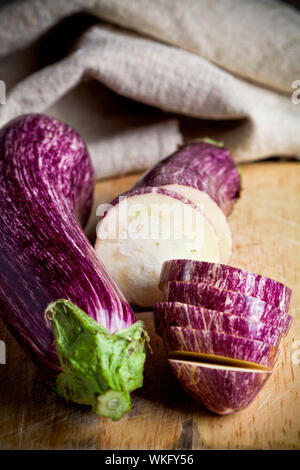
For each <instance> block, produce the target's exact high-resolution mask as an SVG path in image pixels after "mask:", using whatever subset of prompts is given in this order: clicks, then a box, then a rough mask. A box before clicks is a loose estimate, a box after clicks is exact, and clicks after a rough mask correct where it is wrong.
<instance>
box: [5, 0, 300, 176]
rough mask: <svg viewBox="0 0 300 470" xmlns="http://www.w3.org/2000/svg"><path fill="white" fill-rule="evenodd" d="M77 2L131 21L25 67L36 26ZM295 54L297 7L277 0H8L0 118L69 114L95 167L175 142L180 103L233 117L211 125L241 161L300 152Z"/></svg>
mask: <svg viewBox="0 0 300 470" xmlns="http://www.w3.org/2000/svg"><path fill="white" fill-rule="evenodd" d="M81 11H85V12H88V13H91V14H93V15H95V16H97V17H99V18H102V19H104V20H106V21H109V22H111V23H114V24H115V25H120V26H121V27H126V28H127V29H131V30H132V31H135V32H129V31H127V30H126V31H125V30H123V29H121V28H120V27H116V26H114V27H112V26H109V25H107V24H103V23H101V24H98V25H95V26H92V27H90V28H89V29H88V30H87V31H86V32H84V33H83V34H81V35H80V37H79V39H78V40H77V41H76V43H75V44H74V46H73V49H72V51H71V52H70V53H69V54H67V55H66V56H64V57H63V58H62V59H60V60H58V61H56V62H54V63H53V64H51V65H48V66H46V67H43V68H41V69H39V70H36V71H35V72H33V73H30V72H31V70H30V67H28V51H30V50H31V49H33V48H34V45H35V44H36V42H37V40H38V39H39V38H40V37H41V35H42V34H44V33H46V32H47V30H48V29H49V28H50V27H51V26H53V25H54V24H56V23H57V22H58V21H59V20H61V19H63V18H65V17H66V16H68V15H70V14H73V13H76V12H81ZM138 33H139V34H138ZM153 38H154V39H153ZM25 46H27V50H26V51H25V52H24V54H22V48H23V47H25ZM18 50H19V51H20V52H19V53H18V52H16V51H18ZM22 56H23V59H24V63H22V60H23V59H22ZM299 56H300V14H299V13H298V12H297V11H296V10H294V9H293V8H291V7H288V6H286V5H283V4H281V3H279V2H276V1H267V0H264V1H258V0H255V1H252V2H238V1H234V0H223V1H222V2H219V1H217V0H212V1H209V2H208V1H207V0H202V1H198V0H188V1H185V2H182V1H181V0H152V1H151V2H149V1H147V0H136V1H134V2H133V1H130V0H110V1H108V0H94V1H80V0H76V1H75V0H71V1H69V2H63V1H62V0H52V1H50V0H45V1H43V2H40V1H38V0H29V1H27V2H26V4H25V3H23V2H21V3H17V2H14V3H12V4H11V5H9V6H8V7H5V8H3V9H2V10H1V12H0V57H1V59H0V79H1V78H2V75H3V76H4V79H5V78H6V79H7V80H8V82H9V81H11V83H12V84H14V86H12V87H11V88H10V83H8V96H7V100H6V104H5V105H1V106H0V125H3V124H5V123H6V122H7V121H9V120H10V119H13V118H14V117H15V116H17V115H18V114H21V113H28V112H47V113H49V114H51V115H54V116H56V117H58V118H61V119H63V120H65V121H66V122H68V123H69V124H71V125H73V126H74V127H75V128H76V129H77V130H78V131H79V132H80V133H81V135H82V136H83V137H84V138H85V139H86V141H87V144H88V147H89V150H90V152H91V155H92V159H93V162H94V166H95V169H96V175H97V177H98V178H105V177H109V176H114V175H118V174H122V173H127V172H132V171H141V170H144V169H146V168H148V167H149V166H150V165H152V164H153V163H154V162H156V161H157V160H159V159H160V158H162V157H163V156H165V155H167V154H168V153H170V152H172V151H173V150H175V149H176V148H177V146H178V145H179V144H180V143H182V141H183V138H184V137H186V136H184V137H183V136H182V134H181V131H180V128H181V127H180V122H181V119H180V115H185V116H189V117H192V118H200V119H205V120H211V121H212V123H213V122H215V121H217V120H221V121H223V120H227V121H228V122H229V123H232V124H233V120H234V125H229V126H228V129H227V130H226V131H225V130H224V129H222V128H218V127H217V128H216V127H215V126H212V133H211V134H212V135H213V136H214V137H215V138H219V139H221V140H223V141H224V143H225V144H226V145H227V146H228V147H229V148H230V149H231V150H232V152H233V154H234V156H235V158H236V160H237V161H250V160H255V159H260V158H265V157H268V156H274V155H275V156H299V155H300V133H299V126H300V104H299V105H297V104H293V102H292V100H291V94H292V92H293V88H291V87H292V83H293V82H294V81H295V80H297V79H300V65H299ZM29 57H30V53H29ZM20 58H21V59H20ZM20 60H21V63H20ZM16 61H18V62H19V63H18V64H17V66H16V68H15V69H14V64H15V62H16ZM22 66H23V68H24V70H25V69H26V67H28V71H29V73H28V72H22ZM33 69H34V68H33ZM26 70H27V69H26ZM14 73H15V76H14ZM17 76H18V77H19V79H18V78H16V77H17ZM254 82H256V83H254ZM126 98H127V99H126ZM135 102H138V103H141V104H136V103H135ZM145 105H146V106H145ZM149 105H150V106H149ZM236 120H237V121H236ZM202 125H203V122H202V121H201V120H199V124H197V126H198V127H196V128H197V130H196V135H195V132H194V135H193V137H197V136H198V134H199V136H200V135H202V134H203V129H202V128H201V127H202ZM198 129H199V131H198Z"/></svg>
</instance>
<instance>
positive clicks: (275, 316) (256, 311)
mask: <svg viewBox="0 0 300 470" xmlns="http://www.w3.org/2000/svg"><path fill="white" fill-rule="evenodd" d="M164 295H165V300H166V301H167V302H181V303H186V304H191V305H197V306H199V307H205V308H208V309H210V310H217V311H218V312H224V313H230V314H232V315H237V316H242V317H244V318H248V319H249V320H254V321H259V322H262V323H265V324H266V325H268V326H272V327H274V328H278V329H280V331H281V332H282V333H283V334H287V332H288V330H289V328H290V326H291V323H292V317H291V316H290V315H288V314H287V313H284V312H283V311H282V310H280V309H279V308H276V307H273V305H271V304H268V303H266V302H264V301H263V300H260V299H256V298H255V297H250V296H247V295H243V294H237V293H236V292H232V291H226V290H221V289H218V288H217V287H212V286H207V285H205V284H199V283H196V282H180V281H170V282H167V283H165V285H164Z"/></svg>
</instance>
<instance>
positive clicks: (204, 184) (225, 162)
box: [134, 141, 241, 215]
mask: <svg viewBox="0 0 300 470" xmlns="http://www.w3.org/2000/svg"><path fill="white" fill-rule="evenodd" d="M167 184H181V185H184V186H190V187H192V188H197V189H199V190H200V191H203V192H205V193H206V194H208V196H210V197H211V199H213V201H215V202H216V204H218V206H219V207H220V208H221V209H222V211H223V212H224V214H225V215H228V214H229V213H230V212H231V210H232V208H233V206H234V203H235V201H236V199H237V198H238V197H239V195H240V190H241V184H240V176H239V172H238V169H237V166H236V164H235V163H234V160H233V158H232V156H231V154H230V152H229V151H228V150H226V149H225V148H220V147H219V146H216V145H213V144H211V143H208V142H204V141H203V142H197V143H191V144H188V145H185V146H184V147H182V148H180V149H179V150H178V151H177V152H175V153H173V154H172V155H170V156H168V157H167V158H165V159H163V160H161V161H160V162H158V163H157V164H156V165H155V166H154V167H152V168H151V169H150V170H148V171H147V172H146V173H145V174H144V175H142V176H141V178H140V179H139V180H138V181H137V182H136V184H135V186H134V188H137V187H141V186H164V185H167Z"/></svg>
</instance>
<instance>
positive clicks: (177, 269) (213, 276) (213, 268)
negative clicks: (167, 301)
mask: <svg viewBox="0 0 300 470" xmlns="http://www.w3.org/2000/svg"><path fill="white" fill-rule="evenodd" d="M168 281H183V282H189V281H192V282H200V283H203V284H207V285H209V286H213V287H217V288H218V289H225V290H230V291H233V292H237V293H239V294H245V295H249V296H251V297H256V298H257V299H260V300H264V301H265V302H267V303H269V304H271V305H273V306H274V307H278V308H280V309H281V310H283V311H284V312H286V313H287V312H288V310H289V305H290V300H291V294H292V291H291V289H289V288H288V287H287V286H285V285H284V284H282V283H281V282H277V281H274V280H273V279H269V278H268V277H265V276H261V275H259V274H255V273H251V272H249V271H245V270H243V269H240V268H235V267H233V266H227V265H224V264H217V263H209V262H206V261H197V260H190V259H173V260H169V261H166V262H165V263H164V264H163V266H162V270H161V275H160V281H159V282H160V285H162V284H164V283H165V282H168Z"/></svg>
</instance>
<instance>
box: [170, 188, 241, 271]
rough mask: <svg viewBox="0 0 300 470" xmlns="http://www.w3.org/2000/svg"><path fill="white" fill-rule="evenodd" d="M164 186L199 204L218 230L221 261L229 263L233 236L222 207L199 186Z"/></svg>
mask: <svg viewBox="0 0 300 470" xmlns="http://www.w3.org/2000/svg"><path fill="white" fill-rule="evenodd" d="M162 187H163V188H166V189H169V190H171V191H175V192H176V193H178V194H181V196H184V197H186V198H187V199H189V200H190V201H192V202H193V203H194V204H197V205H199V207H200V208H201V209H202V210H203V212H204V214H205V216H206V217H207V218H208V220H209V221H210V222H211V224H212V225H213V227H214V228H215V230H216V233H217V236H218V240H219V250H220V263H224V264H227V263H228V262H229V260H230V258H231V253H232V236H231V230H230V227H229V224H228V222H227V219H226V216H225V214H224V212H223V211H222V210H221V209H220V207H219V206H218V205H217V204H216V203H215V202H214V201H213V200H212V199H211V197H209V195H208V194H206V193H205V192H204V191H200V189H197V188H191V187H190V186H185V185H182V184H169V185H166V186H162Z"/></svg>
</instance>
